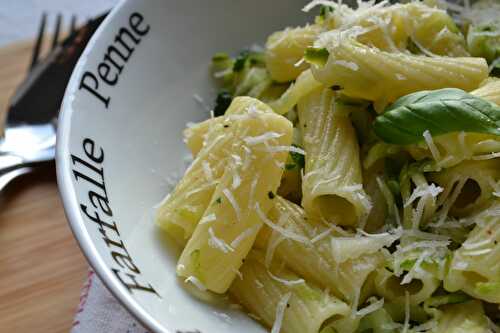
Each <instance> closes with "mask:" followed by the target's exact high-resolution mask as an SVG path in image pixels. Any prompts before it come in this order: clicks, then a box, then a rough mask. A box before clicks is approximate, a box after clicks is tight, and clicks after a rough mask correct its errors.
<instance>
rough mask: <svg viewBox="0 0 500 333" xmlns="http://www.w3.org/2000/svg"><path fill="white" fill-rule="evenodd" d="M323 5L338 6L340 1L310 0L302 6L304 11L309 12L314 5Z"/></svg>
mask: <svg viewBox="0 0 500 333" xmlns="http://www.w3.org/2000/svg"><path fill="white" fill-rule="evenodd" d="M321 5H323V6H328V7H333V8H335V7H337V6H338V3H336V2H334V1H328V0H313V1H311V2H309V3H308V4H307V5H305V6H304V7H303V8H302V11H304V12H306V13H307V12H309V11H310V10H311V9H313V8H314V7H316V6H321Z"/></svg>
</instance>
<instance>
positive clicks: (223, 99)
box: [214, 90, 233, 117]
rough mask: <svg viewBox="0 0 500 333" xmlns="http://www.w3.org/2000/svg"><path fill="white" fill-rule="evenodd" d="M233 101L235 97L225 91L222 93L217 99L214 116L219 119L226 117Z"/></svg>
mask: <svg viewBox="0 0 500 333" xmlns="http://www.w3.org/2000/svg"><path fill="white" fill-rule="evenodd" d="M232 101H233V96H232V95H231V94H230V93H229V92H227V91H225V90H223V91H221V92H220V93H219V94H218V95H217V98H216V99H215V107H214V116H216V117H218V116H222V115H224V113H226V110H227V109H228V108H229V105H231V102H232Z"/></svg>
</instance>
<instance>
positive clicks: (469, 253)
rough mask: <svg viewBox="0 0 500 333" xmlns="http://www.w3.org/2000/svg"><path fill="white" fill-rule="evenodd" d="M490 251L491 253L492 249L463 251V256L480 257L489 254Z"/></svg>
mask: <svg viewBox="0 0 500 333" xmlns="http://www.w3.org/2000/svg"><path fill="white" fill-rule="evenodd" d="M491 251H493V249H482V250H476V251H464V252H463V255H464V256H471V257H474V256H481V255H483V254H487V253H490V252H491Z"/></svg>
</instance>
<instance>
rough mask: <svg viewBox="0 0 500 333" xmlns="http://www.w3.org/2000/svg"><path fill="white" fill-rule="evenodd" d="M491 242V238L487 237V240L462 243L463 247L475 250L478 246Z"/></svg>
mask: <svg viewBox="0 0 500 333" xmlns="http://www.w3.org/2000/svg"><path fill="white" fill-rule="evenodd" d="M490 243H491V239H485V240H482V241H479V242H475V243H469V242H465V243H463V244H462V247H463V248H464V249H466V250H474V249H477V248H478V247H481V246H484V245H488V244H490Z"/></svg>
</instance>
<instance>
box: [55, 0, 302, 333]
mask: <svg viewBox="0 0 500 333" xmlns="http://www.w3.org/2000/svg"><path fill="white" fill-rule="evenodd" d="M304 4H305V1H304V0H302V1H300V0H273V1H268V0H253V1H243V0H210V1H202V0H184V1H174V0H168V1H167V0H154V1H153V0H148V1H146V0H144V1H139V0H130V1H123V2H121V3H120V4H119V5H118V6H117V7H116V8H115V9H114V10H113V11H112V12H111V14H110V15H109V16H108V17H107V18H106V20H105V21H104V22H103V24H102V25H101V27H100V28H99V30H98V31H97V32H96V34H95V35H94V37H93V38H92V40H91V41H90V43H89V45H88V46H87V48H86V50H85V52H84V54H83V55H82V57H81V58H80V61H79V62H78V65H77V66H76V69H75V71H74V73H73V76H72V78H71V81H70V83H69V86H68V88H67V91H66V96H65V98H64V102H63V105H62V112H61V115H60V118H59V132H58V138H57V174H58V182H59V188H60V191H61V195H62V198H63V202H64V208H65V210H66V214H67V217H68V220H69V222H70V225H71V228H72V229H73V232H74V234H75V237H76V239H77V240H78V242H79V244H80V246H81V248H82V250H83V252H84V254H85V256H86V257H87V259H88V260H89V262H90V264H91V265H92V267H93V268H94V270H95V271H96V272H97V274H98V275H99V277H100V278H101V279H102V281H103V282H104V284H105V285H106V286H107V287H108V288H109V290H110V291H111V292H112V293H113V294H114V295H115V296H116V298H117V299H118V300H119V301H120V302H121V303H123V305H124V306H125V307H126V308H127V309H128V310H129V311H130V312H131V313H132V314H133V315H134V316H135V317H137V318H138V319H139V320H140V321H141V322H142V323H143V324H144V325H145V326H146V327H148V328H149V329H151V330H153V331H155V332H171V333H174V332H203V333H225V332H227V333H229V332H235V331H238V332H265V329H264V328H262V327H261V326H260V325H258V324H256V323H255V322H254V321H253V320H252V319H250V318H248V317H247V316H246V315H245V314H244V313H242V312H239V311H237V310H234V309H230V308H229V307H227V306H217V307H216V306H213V305H209V304H206V303H203V302H201V301H198V300H196V299H195V298H193V297H192V296H190V294H188V293H187V292H186V291H185V290H184V289H183V288H181V286H180V283H179V281H178V279H177V278H176V276H175V262H176V256H177V253H175V251H174V249H173V248H172V247H170V246H169V244H168V240H167V239H165V238H164V236H162V234H161V232H160V230H159V229H158V228H157V227H156V226H155V225H154V223H153V221H152V219H151V212H152V207H153V206H154V205H155V204H157V203H158V202H159V201H160V200H161V199H162V198H163V197H164V196H165V195H166V194H167V191H168V188H169V187H168V180H169V177H170V176H171V175H172V174H176V173H177V174H179V173H181V172H182V170H183V168H184V162H183V157H184V156H186V154H187V150H186V149H185V147H184V144H183V142H182V136H181V132H182V129H183V128H184V127H185V125H186V123H187V122H189V121H199V120H202V119H205V118H207V117H208V112H207V110H206V109H204V108H203V107H202V106H200V105H199V103H197V102H196V101H195V100H194V99H193V94H197V95H199V96H201V97H202V98H203V99H204V100H205V101H207V103H208V104H209V105H211V104H212V103H211V102H212V101H213V99H214V96H215V91H216V88H215V86H214V84H213V82H212V80H211V79H210V75H209V63H210V59H211V56H212V55H213V54H214V53H215V52H217V51H228V52H237V51H238V50H240V49H242V48H244V47H248V46H250V45H252V44H253V43H260V44H262V43H263V42H264V41H265V38H266V36H267V35H268V34H269V33H271V32H273V31H275V30H278V29H281V28H283V27H285V26H288V25H297V24H301V23H303V22H305V21H306V19H307V17H306V15H305V14H304V13H301V11H300V9H301V7H302V6H303V5H304Z"/></svg>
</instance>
